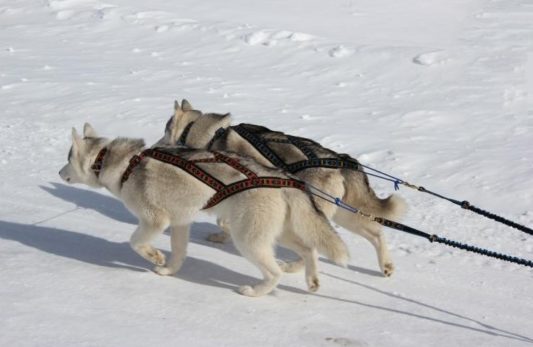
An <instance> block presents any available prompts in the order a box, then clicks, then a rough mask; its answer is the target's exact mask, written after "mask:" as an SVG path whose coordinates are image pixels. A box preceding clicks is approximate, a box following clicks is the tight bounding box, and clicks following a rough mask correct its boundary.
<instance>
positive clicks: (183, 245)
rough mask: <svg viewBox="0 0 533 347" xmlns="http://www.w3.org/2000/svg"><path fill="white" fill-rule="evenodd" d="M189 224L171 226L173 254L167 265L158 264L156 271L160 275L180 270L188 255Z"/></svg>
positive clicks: (171, 273)
mask: <svg viewBox="0 0 533 347" xmlns="http://www.w3.org/2000/svg"><path fill="white" fill-rule="evenodd" d="M189 230H190V226H189V225H180V226H172V227H171V228H170V245H171V247H172V255H171V256H170V259H169V261H168V262H167V263H166V265H165V266H156V267H155V268H154V271H155V272H157V273H158V274H160V275H163V276H167V275H173V274H175V273H176V272H178V271H179V269H180V268H181V265H182V264H183V260H184V259H185V256H186V255H187V244H188V243H189Z"/></svg>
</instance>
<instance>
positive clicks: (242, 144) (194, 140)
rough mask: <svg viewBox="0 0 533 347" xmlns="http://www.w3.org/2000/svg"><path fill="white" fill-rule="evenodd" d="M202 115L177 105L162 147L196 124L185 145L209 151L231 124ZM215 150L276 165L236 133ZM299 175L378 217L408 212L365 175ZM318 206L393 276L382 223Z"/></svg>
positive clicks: (218, 238)
mask: <svg viewBox="0 0 533 347" xmlns="http://www.w3.org/2000/svg"><path fill="white" fill-rule="evenodd" d="M199 114H200V111H197V110H194V109H193V108H192V106H191V104H190V103H189V102H188V101H187V100H183V102H182V106H181V107H180V105H179V103H178V102H176V103H175V114H174V116H172V117H171V119H170V120H169V123H168V125H169V126H168V127H167V128H166V129H165V135H164V136H163V138H161V140H159V142H158V145H173V144H175V143H176V141H177V139H178V137H179V136H180V135H181V133H182V131H183V127H184V125H183V124H189V122H191V121H194V124H193V126H192V127H191V130H190V132H189V135H188V137H187V141H186V143H185V144H186V145H187V146H189V147H191V148H205V147H206V146H207V145H208V143H209V142H210V140H211V138H212V137H213V135H214V134H215V132H216V130H217V129H219V128H220V127H223V128H226V127H228V126H229V124H230V122H231V116H230V115H229V114H224V115H218V114H212V113H210V114H205V115H203V116H199ZM213 149H216V150H226V151H232V152H236V153H239V154H241V155H245V156H249V157H252V158H254V159H255V160H256V161H257V162H258V163H261V164H262V165H265V166H272V164H271V163H270V162H269V161H268V160H266V159H265V158H264V157H263V156H262V155H261V154H260V153H259V152H258V151H257V150H256V149H255V148H254V147H253V146H251V145H250V144H249V143H248V142H247V141H246V140H244V139H242V138H241V137H240V135H238V134H237V132H235V131H232V130H229V131H228V132H227V136H226V138H225V139H224V140H223V141H222V140H221V141H215V143H214V146H213ZM294 161H297V160H294ZM296 176H298V177H299V178H300V179H302V180H304V181H306V182H308V183H310V184H312V185H314V186H316V187H318V188H320V189H321V190H323V191H326V192H328V193H330V194H331V195H334V196H339V197H342V199H343V201H345V202H346V203H348V204H349V205H352V206H354V207H357V208H359V209H361V210H362V211H364V212H366V213H369V214H372V215H375V216H381V217H385V218H388V219H395V220H396V219H398V218H400V217H402V216H403V214H404V213H405V211H406V209H407V206H406V204H405V202H404V201H403V200H402V199H401V198H400V197H399V196H397V195H391V196H389V197H388V198H385V199H380V198H378V197H377V196H376V194H375V192H374V191H373V190H372V188H371V187H370V186H369V184H368V178H367V177H366V175H365V174H364V173H362V172H357V171H353V170H332V169H323V168H311V169H305V170H302V171H300V172H297V173H296ZM315 204H316V205H317V206H318V207H319V208H320V209H321V210H322V211H323V212H324V214H325V215H326V216H327V217H328V218H330V219H332V220H333V221H335V222H336V223H337V224H339V225H341V226H343V227H344V228H346V229H348V230H350V231H351V232H353V233H355V234H358V235H361V236H363V237H364V238H365V239H367V240H368V241H369V242H370V243H371V244H372V245H373V246H374V248H375V249H376V254H377V258H378V262H379V266H380V269H381V271H382V273H383V274H384V275H385V276H390V275H392V273H393V272H394V265H393V263H392V260H391V258H390V255H389V252H388V248H387V244H386V241H385V237H384V235H383V232H382V227H381V226H380V225H379V224H378V223H375V222H371V221H369V220H366V219H364V218H361V217H360V216H358V215H356V214H353V213H351V212H348V211H346V210H344V209H341V208H339V207H337V206H336V205H334V204H330V203H327V202H325V201H323V200H321V199H315ZM228 223H229V224H231V221H223V220H219V226H220V227H221V229H222V230H223V233H218V234H213V235H210V236H209V238H208V239H209V240H211V241H215V242H223V241H224V240H225V239H226V238H227V236H228V235H229V234H228V231H229V227H228ZM300 264H301V262H300ZM294 265H296V264H293V265H292V266H291V269H293V270H295V271H296V270H297V268H296V267H295V266H294Z"/></svg>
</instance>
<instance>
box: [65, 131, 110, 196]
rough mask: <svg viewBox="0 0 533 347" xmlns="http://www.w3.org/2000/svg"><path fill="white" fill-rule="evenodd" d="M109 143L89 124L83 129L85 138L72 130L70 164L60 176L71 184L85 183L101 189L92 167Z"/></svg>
mask: <svg viewBox="0 0 533 347" xmlns="http://www.w3.org/2000/svg"><path fill="white" fill-rule="evenodd" d="M107 142H108V140H107V139H105V138H102V137H98V136H97V135H96V132H95V131H94V129H93V127H92V126H91V125H90V124H89V123H85V125H84V127H83V138H82V137H81V136H80V135H79V134H78V132H77V131H76V129H75V128H72V147H70V151H69V152H68V163H67V164H66V165H65V166H63V168H62V169H61V170H60V171H59V176H61V178H62V179H63V180H64V181H65V182H67V183H70V184H74V183H83V184H87V185H89V186H91V187H101V184H100V183H99V182H98V177H97V176H96V174H95V173H94V171H93V170H92V169H91V166H92V165H93V163H94V161H95V159H96V156H97V155H98V152H100V150H101V149H102V148H104V147H105V145H106V144H107Z"/></svg>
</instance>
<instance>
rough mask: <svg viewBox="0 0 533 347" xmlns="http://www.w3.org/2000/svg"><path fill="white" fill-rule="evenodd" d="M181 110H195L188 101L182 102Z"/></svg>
mask: <svg viewBox="0 0 533 347" xmlns="http://www.w3.org/2000/svg"><path fill="white" fill-rule="evenodd" d="M181 109H182V110H183V112H187V111H192V110H193V108H192V105H191V104H190V102H188V101H187V99H183V100H181Z"/></svg>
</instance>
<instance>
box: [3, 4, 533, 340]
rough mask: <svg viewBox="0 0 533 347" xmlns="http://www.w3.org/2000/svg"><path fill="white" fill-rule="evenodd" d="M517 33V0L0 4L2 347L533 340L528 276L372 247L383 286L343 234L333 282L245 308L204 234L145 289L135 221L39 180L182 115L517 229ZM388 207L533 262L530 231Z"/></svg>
mask: <svg viewBox="0 0 533 347" xmlns="http://www.w3.org/2000/svg"><path fill="white" fill-rule="evenodd" d="M531 23H533V6H532V5H531V4H530V3H529V1H527V0H510V1H495V0H468V1H464V0H457V1H456V0H446V1H445V0H431V1H426V2H424V4H421V3H420V2H419V1H415V0H406V1H401V2H394V3H392V2H386V1H374V0H373V1H370V0H353V1H333V2H328V3H325V2H324V1H318V0H309V1H306V2H305V3H304V2H299V1H281V0H274V1H258V2H255V3H254V4H253V5H251V4H250V3H249V2H244V1H242V0H229V1H226V2H225V3H224V5H223V6H222V5H221V4H219V3H218V2H216V1H203V2H197V1H192V0H185V1H180V2H179V3H177V2H172V1H163V0H155V1H150V2H143V1H139V0H127V1H126V0H109V1H95V0H87V1H85V0H50V1H34V0H21V1H7V0H4V1H1V0H0V28H1V30H0V106H2V113H1V115H0V174H1V177H2V180H1V181H0V193H1V194H0V217H1V218H0V265H1V266H0V283H1V284H0V308H1V310H0V321H1V322H2V333H1V334H0V345H1V346H8V345H15V346H73V345H81V346H117V345H127V346H145V345H147V344H154V345H179V346H215V345H216V346H252V345H254V346H304V345H305V346H326V347H328V346H413V345H420V346H450V345H474V344H476V345H480V346H528V345H531V344H533V333H532V332H531V327H530V325H531V324H530V322H531V320H532V319H533V313H532V312H533V297H532V295H531V293H530V288H531V280H532V274H533V271H532V270H531V269H526V268H522V267H519V266H517V265H513V264H508V263H504V262H500V261H498V260H494V259H489V258H485V257H481V256H478V255H475V254H468V253H465V252H463V251H460V250H457V249H452V248H446V247H444V246H440V245H435V244H430V243H428V242H427V241H425V240H423V239H417V238H415V237H413V236H410V235H406V234H401V233H399V232H396V231H392V230H388V231H386V234H387V239H388V242H389V245H390V249H391V255H392V257H393V260H394V261H395V265H396V268H397V272H396V273H395V274H394V275H393V276H392V278H388V279H385V278H382V277H381V276H380V275H379V273H378V267H377V261H376V259H375V254H374V251H373V250H372V249H371V246H370V245H369V244H368V243H367V242H366V241H364V240H363V239H361V238H356V237H353V236H352V235H350V234H348V233H347V232H345V231H344V230H342V229H339V232H340V233H341V236H342V237H343V238H344V239H345V240H346V242H347V244H348V245H349V247H350V251H351V255H352V258H351V261H350V266H349V267H348V268H347V269H342V268H339V267H335V266H333V265H331V264H329V263H326V262H324V261H321V262H320V269H321V274H320V275H321V284H322V286H321V288H320V290H319V292H318V293H316V294H308V293H307V292H305V282H304V278H303V275H302V274H295V275H285V276H283V278H282V282H281V285H280V286H279V288H278V289H277V290H276V291H275V292H274V293H273V294H272V295H269V296H267V297H264V298H261V299H257V300H253V299H250V298H245V297H242V296H240V295H238V294H237V293H236V292H235V289H236V288H237V287H238V286H239V285H241V284H243V283H247V282H250V281H253V279H255V278H258V276H259V274H258V273H255V268H254V267H253V266H252V265H250V264H248V263H247V262H246V261H245V260H244V259H243V258H242V257H240V256H239V255H238V254H237V252H236V251H235V249H234V248H233V247H232V246H231V245H215V244H211V243H209V242H207V241H205V237H206V236H207V235H208V234H209V233H210V232H214V231H215V230H216V226H215V225H214V220H213V219H212V218H209V217H207V216H203V217H201V218H200V219H199V220H198V221H197V223H195V224H194V226H193V232H192V241H191V245H190V248H189V252H188V253H189V257H188V258H187V260H186V261H185V265H184V267H183V269H182V270H181V271H180V272H179V273H178V274H177V275H176V276H175V277H170V278H164V277H160V276H157V275H155V274H154V273H152V272H151V271H150V266H149V265H148V264H147V263H146V262H145V261H144V260H143V259H141V258H140V257H138V256H137V255H136V254H134V253H133V251H131V250H130V249H129V245H128V244H127V241H128V239H129V236H130V235H131V232H132V231H133V229H134V227H135V222H136V221H135V218H134V217H133V216H132V215H131V214H129V212H127V210H126V209H125V208H124V207H123V206H122V205H121V204H120V203H119V202H118V201H116V200H114V199H113V198H111V197H110V196H109V195H108V194H106V193H105V192H103V191H94V190H88V189H87V188H86V187H81V186H68V185H65V184H63V183H62V182H60V179H59V176H58V174H57V172H58V170H59V169H60V168H61V166H62V165H63V164H64V163H65V161H66V157H67V152H68V149H69V147H70V139H69V134H70V128H71V127H72V126H76V127H78V128H79V127H80V126H81V125H82V124H83V122H85V121H91V122H92V123H93V125H94V126H95V128H96V129H97V131H100V132H101V133H102V134H104V135H108V136H119V135H121V136H131V137H143V138H145V139H146V140H147V142H148V143H149V144H151V143H152V142H154V141H155V140H156V139H158V138H159V137H160V136H161V134H162V131H163V127H164V124H165V122H166V120H167V119H168V116H170V114H171V111H172V106H173V100H174V99H176V98H188V99H189V100H190V101H191V102H192V104H193V106H195V107H197V108H199V109H201V110H204V111H217V112H228V111H230V112H232V114H233V117H234V119H235V120H236V122H249V123H258V124H263V125H265V126H268V127H270V128H273V129H280V130H283V131H285V132H287V133H291V134H295V135H300V136H306V137H311V138H313V139H315V140H317V141H319V142H321V143H322V144H323V145H325V146H328V147H331V148H333V149H335V150H338V151H340V152H346V153H350V154H352V155H353V156H355V157H357V158H359V159H360V160H361V161H362V162H363V163H365V164H367V165H370V166H372V167H375V168H378V169H381V170H384V171H386V172H390V173H391V174H394V175H396V176H399V177H402V178H404V179H406V180H407V181H409V182H412V183H415V184H418V185H423V186H425V187H427V188H429V189H432V190H434V191H436V192H439V193H442V194H444V195H447V196H450V197H453V198H457V199H465V200H469V201H471V202H472V203H473V204H475V205H477V206H479V207H481V208H483V209H486V210H489V211H492V212H494V213H497V214H499V215H502V216H503V217H505V218H508V219H511V220H514V221H517V222H519V223H521V224H524V225H528V226H530V227H531V226H532V225H533V210H532V206H533V190H532V188H531V187H533V166H532V164H531V158H533V149H532V148H533V140H532V139H533V137H532V134H533V113H532V109H531V105H533V104H532V103H530V104H529V108H528V105H527V98H528V95H527V80H526V67H527V63H528V55H529V57H531V52H532V51H533V41H531V37H533V25H532V24H531ZM530 59H531V58H530ZM371 184H372V186H373V187H374V188H375V189H376V191H377V192H378V193H379V194H380V195H383V196H384V195H387V194H389V193H391V191H392V185H391V184H389V183H388V182H382V181H379V180H375V179H371ZM399 193H400V194H401V195H402V196H403V197H404V198H405V199H406V200H407V202H408V204H409V206H410V210H409V212H408V215H407V217H406V219H405V220H404V221H403V222H404V223H405V224H408V225H412V226H413V227H416V228H418V229H420V230H424V231H427V232H430V233H436V234H439V235H441V236H444V237H447V238H449V239H454V240H458V241H461V242H465V243H469V244H475V245H478V246H480V247H484V248H488V249H492V250H495V251H498V252H502V253H507V254H512V255H515V256H519V257H522V258H527V259H533V238H531V237H530V236H528V235H526V234H523V233H520V232H519V231H517V230H514V229H510V228H506V227H505V226H503V225H499V224H497V223H495V222H492V221H490V220H486V219H483V218H482V217H480V216H477V215H474V214H472V213H469V212H468V211H464V210H461V209H459V208H457V207H455V206H454V205H451V204H449V203H447V202H445V201H441V200H436V199H434V198H431V197H429V196H428V195H424V194H420V193H417V192H414V191H412V190H409V189H406V188H402V190H401V191H400V192H399ZM156 245H157V246H158V247H160V248H162V249H163V250H165V251H167V252H168V249H169V237H168V235H163V236H161V237H160V238H159V239H158V240H157V244H156ZM279 255H280V257H281V258H291V257H293V255H292V254H289V253H288V252H286V251H284V250H280V253H279Z"/></svg>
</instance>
